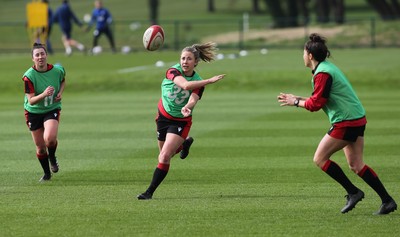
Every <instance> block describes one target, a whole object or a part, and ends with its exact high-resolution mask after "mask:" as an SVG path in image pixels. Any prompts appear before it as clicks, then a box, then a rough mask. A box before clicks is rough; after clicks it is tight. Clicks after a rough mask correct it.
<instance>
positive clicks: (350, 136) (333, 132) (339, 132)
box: [328, 125, 365, 142]
mask: <svg viewBox="0 0 400 237" xmlns="http://www.w3.org/2000/svg"><path fill="white" fill-rule="evenodd" d="M364 131H365V125H364V126H359V127H339V128H338V127H335V125H333V126H332V127H331V128H330V129H329V131H328V134H329V135H330V136H331V137H333V138H336V139H340V140H345V141H350V142H355V141H357V138H358V137H363V136H364Z"/></svg>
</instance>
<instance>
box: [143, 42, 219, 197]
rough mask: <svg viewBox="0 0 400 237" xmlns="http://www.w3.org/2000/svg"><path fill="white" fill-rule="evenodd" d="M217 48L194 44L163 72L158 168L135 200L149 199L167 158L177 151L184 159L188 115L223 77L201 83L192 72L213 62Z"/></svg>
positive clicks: (188, 141) (188, 139) (189, 139)
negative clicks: (206, 63) (211, 86)
mask: <svg viewBox="0 0 400 237" xmlns="http://www.w3.org/2000/svg"><path fill="white" fill-rule="evenodd" d="M216 50H217V48H216V45H215V44H214V43H206V44H194V45H192V46H190V47H186V48H184V49H183V50H182V52H181V58H180V63H178V64H176V65H174V66H172V67H171V68H169V69H168V70H167V72H166V77H165V78H164V80H163V81H162V84H161V99H160V101H159V103H158V115H157V117H156V124H157V134H158V148H159V155H158V165H157V167H156V169H155V171H154V174H153V179H152V181H151V183H150V186H149V187H148V189H147V190H146V192H144V193H142V194H139V195H138V196H137V198H138V199H139V200H148V199H152V197H153V193H154V191H155V190H156V189H157V187H158V186H159V185H160V184H161V182H162V181H163V180H164V178H165V177H166V176H167V174H168V170H169V166H170V162H171V158H172V157H173V156H174V155H175V154H177V153H179V152H180V158H181V159H185V158H186V157H187V156H188V154H189V148H190V146H191V145H192V143H193V141H194V140H193V138H192V137H189V136H188V134H189V131H190V128H191V126H192V112H193V109H194V107H195V106H196V104H197V102H198V101H199V100H200V98H201V97H202V94H203V91H204V87H205V86H206V85H208V84H212V83H215V82H217V81H219V80H221V79H222V78H224V76H225V74H221V75H217V76H213V77H211V78H209V79H205V80H203V79H202V78H201V77H200V75H199V74H198V73H197V72H196V71H195V70H194V69H195V67H196V66H197V65H198V63H199V62H200V60H203V61H205V62H210V61H212V60H214V57H215V52H216Z"/></svg>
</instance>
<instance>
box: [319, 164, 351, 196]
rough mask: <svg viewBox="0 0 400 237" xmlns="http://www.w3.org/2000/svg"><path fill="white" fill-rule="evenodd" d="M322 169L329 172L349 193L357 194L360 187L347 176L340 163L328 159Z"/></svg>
mask: <svg viewBox="0 0 400 237" xmlns="http://www.w3.org/2000/svg"><path fill="white" fill-rule="evenodd" d="M322 170H323V171H324V172H325V173H327V174H328V175H329V176H331V178H333V179H334V180H336V182H338V183H339V184H340V185H342V187H343V188H344V189H346V191H347V193H348V194H355V193H357V191H358V188H357V187H356V186H354V184H353V183H352V182H351V181H350V180H349V178H347V176H346V174H345V173H344V172H343V170H342V169H341V168H340V166H339V165H338V164H336V163H335V162H333V161H331V160H327V161H326V162H325V164H324V166H323V167H322Z"/></svg>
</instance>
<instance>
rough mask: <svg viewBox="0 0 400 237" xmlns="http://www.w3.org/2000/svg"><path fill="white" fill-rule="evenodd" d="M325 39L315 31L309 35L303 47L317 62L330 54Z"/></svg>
mask: <svg viewBox="0 0 400 237" xmlns="http://www.w3.org/2000/svg"><path fill="white" fill-rule="evenodd" d="M325 43H326V39H325V38H324V37H322V36H320V35H318V34H316V33H312V34H311V35H310V36H309V40H308V41H307V42H306V43H305V45H304V49H305V50H307V52H308V53H310V54H312V55H313V57H314V58H315V60H317V61H318V62H322V61H324V60H325V59H326V58H329V57H330V56H331V52H329V50H328V47H327V46H326V44H325Z"/></svg>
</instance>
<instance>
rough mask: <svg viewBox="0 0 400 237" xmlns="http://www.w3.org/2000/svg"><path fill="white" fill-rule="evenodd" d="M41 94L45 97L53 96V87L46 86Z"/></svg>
mask: <svg viewBox="0 0 400 237" xmlns="http://www.w3.org/2000/svg"><path fill="white" fill-rule="evenodd" d="M43 94H44V95H45V96H51V95H53V94H54V87H52V86H48V87H47V88H46V89H45V90H44V91H43Z"/></svg>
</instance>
